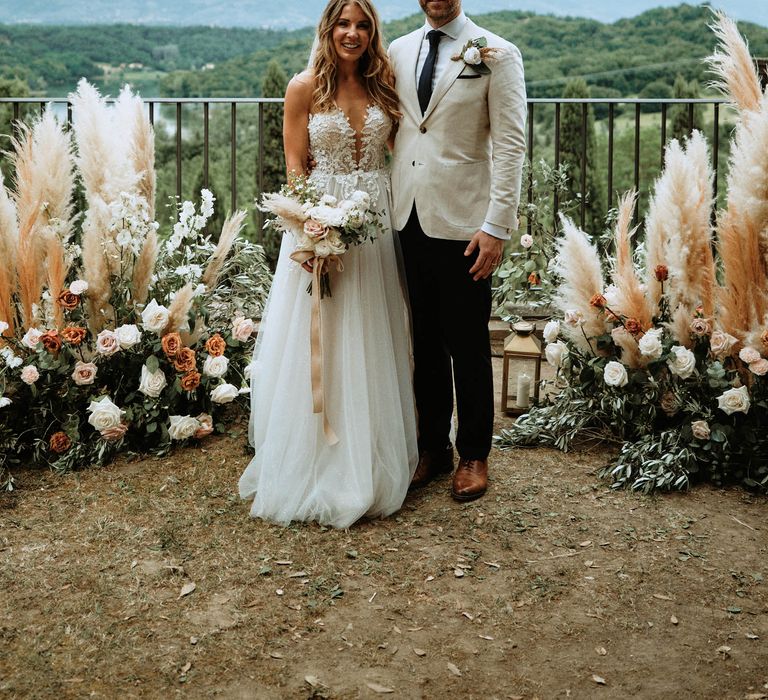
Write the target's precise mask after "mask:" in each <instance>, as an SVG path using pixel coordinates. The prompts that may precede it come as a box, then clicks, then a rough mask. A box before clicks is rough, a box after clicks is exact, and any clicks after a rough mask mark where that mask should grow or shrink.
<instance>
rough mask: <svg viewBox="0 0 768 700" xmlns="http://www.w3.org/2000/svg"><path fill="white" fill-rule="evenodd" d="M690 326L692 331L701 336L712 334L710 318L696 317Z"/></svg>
mask: <svg viewBox="0 0 768 700" xmlns="http://www.w3.org/2000/svg"><path fill="white" fill-rule="evenodd" d="M689 328H690V331H691V333H693V334H694V335H697V336H699V337H702V336H705V335H712V321H710V320H709V319H708V318H694V319H693V320H692V321H691V325H690V326H689Z"/></svg>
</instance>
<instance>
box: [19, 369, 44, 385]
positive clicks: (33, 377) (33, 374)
mask: <svg viewBox="0 0 768 700" xmlns="http://www.w3.org/2000/svg"><path fill="white" fill-rule="evenodd" d="M38 379H40V372H38V371H37V367H35V366H34V365H27V366H26V367H25V368H24V369H23V370H21V381H22V382H24V383H25V384H29V385H30V386H31V385H32V384H34V383H35V382H36V381H37V380H38Z"/></svg>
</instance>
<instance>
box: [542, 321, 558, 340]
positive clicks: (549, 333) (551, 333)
mask: <svg viewBox="0 0 768 700" xmlns="http://www.w3.org/2000/svg"><path fill="white" fill-rule="evenodd" d="M559 335H560V322H559V321H549V322H548V323H547V325H546V326H544V340H546V341H547V342H548V343H554V342H555V341H556V340H557V336H559Z"/></svg>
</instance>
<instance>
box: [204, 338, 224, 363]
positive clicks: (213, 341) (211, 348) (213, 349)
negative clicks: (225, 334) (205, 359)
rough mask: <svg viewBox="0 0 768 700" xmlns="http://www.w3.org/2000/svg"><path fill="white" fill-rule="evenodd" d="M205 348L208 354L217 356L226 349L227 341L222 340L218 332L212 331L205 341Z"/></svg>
mask: <svg viewBox="0 0 768 700" xmlns="http://www.w3.org/2000/svg"><path fill="white" fill-rule="evenodd" d="M205 349H206V350H207V351H208V354H209V355H213V356H214V357H219V356H220V355H223V354H224V351H225V350H226V349H227V341H226V340H224V338H222V337H221V336H220V335H219V334H218V333H214V334H213V335H212V336H211V337H210V338H208V340H206V341H205Z"/></svg>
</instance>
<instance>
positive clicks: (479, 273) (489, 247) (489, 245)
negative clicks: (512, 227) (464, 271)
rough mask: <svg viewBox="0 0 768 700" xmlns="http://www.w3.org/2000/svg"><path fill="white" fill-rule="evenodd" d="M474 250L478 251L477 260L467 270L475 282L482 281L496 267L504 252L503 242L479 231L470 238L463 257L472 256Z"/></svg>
mask: <svg viewBox="0 0 768 700" xmlns="http://www.w3.org/2000/svg"><path fill="white" fill-rule="evenodd" d="M476 248H478V249H479V253H478V255H477V260H475V264H474V265H472V267H470V268H469V274H470V275H472V279H473V280H474V281H475V282H477V281H478V280H484V279H485V278H486V277H488V276H489V275H490V274H491V273H492V272H493V271H494V270H495V269H496V268H497V267H498V265H499V263H500V262H501V256H502V254H503V252H504V241H503V240H502V239H501V238H496V237H495V236H492V235H491V234H490V233H486V232H485V231H482V230H481V231H477V232H476V233H475V235H474V236H472V240H471V241H470V242H469V245H468V246H467V248H466V250H465V251H464V255H465V256H466V255H472V253H474V252H475V249H476Z"/></svg>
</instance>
